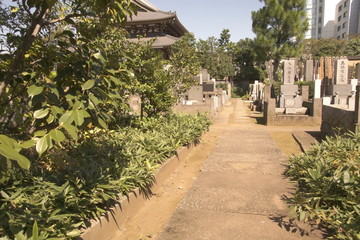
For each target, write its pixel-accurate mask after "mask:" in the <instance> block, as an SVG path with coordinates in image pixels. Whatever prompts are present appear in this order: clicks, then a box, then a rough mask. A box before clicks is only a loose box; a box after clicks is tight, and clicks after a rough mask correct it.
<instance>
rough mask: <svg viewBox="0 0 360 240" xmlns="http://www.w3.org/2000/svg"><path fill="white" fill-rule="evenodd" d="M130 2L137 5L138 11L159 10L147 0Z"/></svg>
mask: <svg viewBox="0 0 360 240" xmlns="http://www.w3.org/2000/svg"><path fill="white" fill-rule="evenodd" d="M132 2H133V3H134V4H135V5H136V6H138V7H139V11H145V12H157V11H160V9H159V8H157V7H156V6H154V5H153V4H151V3H150V2H149V1H147V0H132Z"/></svg>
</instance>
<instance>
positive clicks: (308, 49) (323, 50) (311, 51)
mask: <svg viewBox="0 0 360 240" xmlns="http://www.w3.org/2000/svg"><path fill="white" fill-rule="evenodd" d="M344 46H345V41H344V40H336V39H319V40H315V39H307V40H305V41H304V52H303V55H304V56H305V58H308V57H312V58H314V59H319V58H320V57H325V56H342V55H343V53H344Z"/></svg>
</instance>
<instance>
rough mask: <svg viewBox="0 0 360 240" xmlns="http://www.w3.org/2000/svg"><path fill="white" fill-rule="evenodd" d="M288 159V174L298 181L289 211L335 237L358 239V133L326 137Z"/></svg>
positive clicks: (359, 192)
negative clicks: (312, 221) (320, 225)
mask: <svg viewBox="0 0 360 240" xmlns="http://www.w3.org/2000/svg"><path fill="white" fill-rule="evenodd" d="M290 162H291V164H290V167H289V170H288V171H287V174H288V175H289V176H290V177H291V178H293V179H294V180H296V181H297V182H298V184H299V188H298V190H297V192H296V194H295V196H294V198H293V203H294V206H293V207H292V209H291V212H292V214H293V215H294V216H298V217H299V219H300V220H316V221H317V223H322V224H324V225H326V226H327V227H329V228H330V229H332V230H333V231H334V238H336V239H360V134H347V135H344V136H335V137H331V138H330V137H328V138H327V139H326V141H324V142H322V143H321V144H320V145H318V146H315V147H314V148H313V149H312V150H310V151H308V152H306V153H304V154H301V155H299V156H295V157H293V158H292V159H290Z"/></svg>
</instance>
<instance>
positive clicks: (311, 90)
mask: <svg viewBox="0 0 360 240" xmlns="http://www.w3.org/2000/svg"><path fill="white" fill-rule="evenodd" d="M295 84H296V85H298V86H299V89H301V86H309V98H314V89H315V82H314V81H311V82H305V81H298V82H295ZM300 94H302V93H300Z"/></svg>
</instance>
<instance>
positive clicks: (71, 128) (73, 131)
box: [63, 124, 78, 141]
mask: <svg viewBox="0 0 360 240" xmlns="http://www.w3.org/2000/svg"><path fill="white" fill-rule="evenodd" d="M63 128H65V130H66V131H67V133H68V134H69V135H70V136H71V137H72V138H73V139H74V140H75V141H77V140H78V129H77V127H75V126H73V125H71V124H64V125H63Z"/></svg>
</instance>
